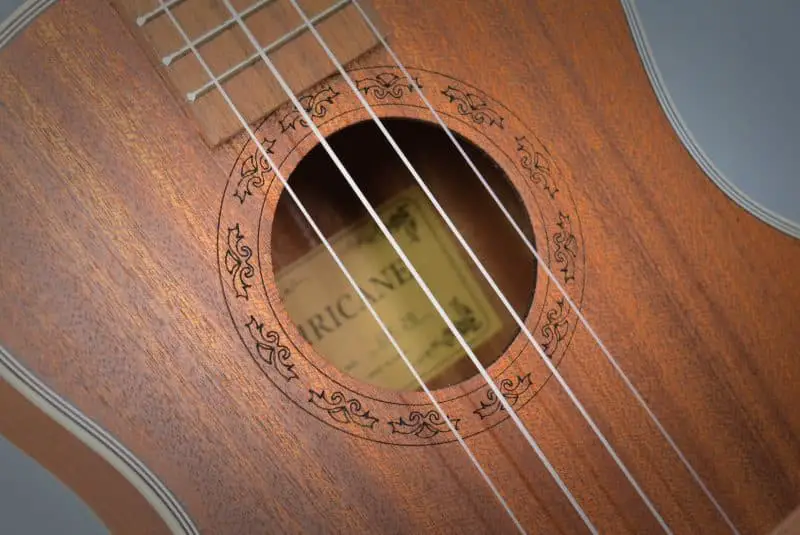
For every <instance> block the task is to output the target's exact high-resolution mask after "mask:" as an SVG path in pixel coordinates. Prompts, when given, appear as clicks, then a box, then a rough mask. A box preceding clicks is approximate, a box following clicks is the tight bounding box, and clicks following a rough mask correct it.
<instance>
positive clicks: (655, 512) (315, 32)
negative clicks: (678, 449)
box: [225, 0, 672, 533]
mask: <svg viewBox="0 0 800 535" xmlns="http://www.w3.org/2000/svg"><path fill="white" fill-rule="evenodd" d="M289 1H290V2H291V4H292V5H293V6H294V8H295V10H296V11H297V13H298V14H299V15H300V16H301V17H302V18H303V23H304V24H305V26H306V28H308V31H309V32H311V33H312V34H313V35H314V37H315V38H316V40H317V42H318V43H319V45H320V46H321V47H322V49H323V50H324V51H325V53H326V54H327V56H328V58H329V59H330V61H331V62H332V63H333V65H334V66H335V67H336V69H337V70H338V71H339V74H340V75H341V76H342V78H343V79H344V80H345V81H346V82H347V85H348V86H349V87H350V89H351V91H352V92H353V94H354V95H355V96H356V97H357V98H358V100H359V102H360V103H361V105H362V106H363V108H364V109H365V110H366V111H367V113H368V114H369V116H370V118H371V119H372V121H373V122H374V123H375V124H376V126H377V127H378V129H379V130H380V131H381V133H382V134H383V135H384V137H385V138H386V140H387V141H388V142H389V144H390V145H391V147H392V149H393V150H394V151H395V153H396V154H397V156H398V157H399V158H400V160H401V161H402V162H403V164H404V165H405V167H406V168H407V169H408V171H409V173H411V175H412V176H413V177H414V180H415V181H416V182H417V184H418V185H419V187H420V188H421V189H422V191H423V192H424V193H425V195H426V196H427V197H428V200H430V202H431V203H432V204H433V206H434V208H436V211H437V213H438V214H439V216H440V217H441V218H442V220H443V221H444V222H445V224H446V225H447V227H448V228H449V229H450V231H451V232H452V233H453V235H454V236H455V237H456V239H457V240H458V242H459V244H460V245H461V247H462V248H463V249H464V251H465V252H466V253H467V255H468V256H469V257H470V259H471V260H472V262H473V263H474V264H475V266H476V267H477V268H478V270H479V271H480V272H481V275H483V278H484V280H486V282H487V283H488V284H489V286H491V288H492V290H493V291H494V293H495V294H496V295H497V297H498V298H499V299H500V301H501V302H502V303H503V306H505V308H506V310H507V311H508V313H509V314H510V315H511V317H512V318H513V319H514V321H515V322H516V323H517V325H518V326H519V328H520V330H521V331H522V332H523V333H524V334H525V336H526V338H527V339H528V341H529V342H530V343H531V345H532V346H533V347H534V348H535V349H536V351H537V353H538V354H539V356H540V358H541V359H542V361H543V362H544V364H545V365H546V366H547V368H548V369H549V371H550V373H552V374H553V376H554V377H555V379H556V381H557V382H558V383H559V384H560V385H561V387H562V388H563V389H564V391H565V392H566V394H567V396H568V397H569V398H570V401H571V402H572V404H573V405H574V406H575V407H576V408H577V409H578V411H579V412H580V414H581V416H583V418H584V420H585V421H586V422H587V424H588V425H589V427H590V428H591V430H592V431H593V432H594V434H595V435H596V436H597V438H598V439H599V440H600V442H601V443H602V445H603V447H604V448H605V449H606V451H607V452H608V454H609V455H610V456H611V458H612V459H613V460H614V462H615V464H616V465H617V466H618V467H619V469H620V471H622V473H623V474H624V475H625V478H626V479H627V480H628V482H629V483H630V484H631V486H632V487H633V488H634V490H635V491H636V493H637V494H638V495H639V497H640V498H641V499H642V501H643V502H644V504H645V506H646V507H647V508H648V509H649V511H650V513H651V514H652V515H653V517H654V518H655V519H656V521H657V522H658V523H659V525H660V526H661V528H662V529H663V530H664V531H665V532H666V533H672V531H671V530H670V528H669V526H668V525H667V523H666V522H665V521H664V519H663V517H662V516H661V514H660V513H659V512H658V510H657V509H656V507H655V504H654V503H653V502H652V500H651V499H650V497H649V496H648V495H647V493H646V492H645V491H644V489H642V487H641V486H640V485H639V483H638V481H637V480H636V478H635V477H634V476H633V474H632V473H631V472H630V470H629V469H628V467H627V466H626V465H625V463H624V462H623V461H622V459H621V458H620V456H619V454H618V453H617V452H616V450H615V449H614V447H613V446H612V445H611V443H610V442H609V440H608V439H607V438H606V436H605V435H604V434H603V432H602V431H601V430H600V428H599V427H598V426H597V424H596V423H595V421H594V419H593V418H592V417H591V416H590V415H589V413H588V411H587V410H586V408H585V407H584V405H583V404H582V403H581V402H580V400H579V399H578V397H577V396H576V395H575V393H574V391H573V390H572V388H570V386H569V385H568V384H567V382H566V380H565V379H564V378H563V376H562V375H561V373H560V372H559V371H558V369H557V368H556V366H555V365H554V364H553V363H552V361H551V359H550V358H549V357H548V356H547V354H546V353H545V351H544V349H543V348H542V346H541V344H540V343H539V342H538V341H537V340H536V338H535V337H534V336H533V334H531V332H530V330H529V329H528V327H527V325H525V322H524V320H523V319H522V318H521V317H520V316H519V314H517V312H516V310H514V307H513V306H512V305H511V303H510V302H509V301H508V298H507V297H506V296H505V295H504V294H503V292H502V290H500V288H499V286H498V285H497V283H496V282H495V280H494V278H493V277H492V276H491V275H490V274H489V271H488V270H487V269H486V267H485V266H484V265H483V263H482V262H481V261H480V259H479V258H478V257H477V255H476V254H475V252H474V251H473V250H472V247H470V245H469V244H468V243H467V241H466V240H465V239H464V237H463V235H462V234H461V233H460V232H459V230H458V228H457V227H456V225H455V224H454V223H453V221H452V220H451V219H450V217H449V216H448V215H447V212H446V211H445V210H444V208H442V206H441V205H440V204H439V202H438V200H437V199H436V197H435V196H434V195H433V193H432V192H431V191H430V189H429V188H428V186H427V185H426V184H425V181H424V180H423V179H422V177H421V176H420V175H419V173H417V171H416V169H414V166H413V165H412V164H411V162H410V161H409V160H408V159H407V158H406V156H405V154H404V153H403V151H402V150H401V149H400V147H399V145H398V144H397V142H396V141H395V140H394V138H393V137H392V135H391V134H390V133H389V131H388V130H387V129H386V127H385V126H384V125H383V122H382V121H381V120H380V118H379V117H378V115H377V114H376V113H375V110H374V109H373V108H372V106H370V104H369V103H368V102H367V100H366V97H365V96H364V95H362V94H361V92H360V91H359V90H358V88H357V86H356V84H355V82H354V81H353V79H352V78H351V77H350V75H349V74H348V73H347V72H346V71H345V69H344V67H343V66H342V64H341V62H339V60H338V59H337V58H336V56H335V54H334V53H333V52H332V51H331V49H330V47H329V46H328V44H327V43H326V42H325V40H324V39H323V38H322V36H321V35H320V33H319V31H318V30H317V29H316V27H315V26H314V24H312V23H311V21H310V20H309V18H308V16H307V15H306V14H305V12H304V11H303V10H302V8H301V7H300V5H299V4H298V3H297V0H289ZM225 3H226V4H227V3H228V2H227V0H225ZM231 14H232V15H234V16H235V13H234V11H231ZM362 14H363V12H362ZM240 19H241V17H240ZM242 24H243V25H244V21H243V20H242ZM245 27H246V26H245ZM248 34H249V36H252V33H250V32H249V31H248ZM251 42H252V43H253V45H254V46H255V47H256V48H257V49H258V48H260V44H259V43H258V42H257V41H256V40H255V37H252V38H251ZM264 56H265V57H266V54H264ZM540 262H541V261H540ZM418 282H419V283H420V285H422V284H423V283H422V281H421V280H419V281H418ZM430 298H431V300H432V302H433V299H434V298H433V296H432V295H431V296H430ZM471 359H472V360H473V363H474V364H475V365H476V366H478V367H480V368H482V366H481V364H480V362H479V361H478V360H477V358H474V356H471ZM486 376H488V374H486Z"/></svg>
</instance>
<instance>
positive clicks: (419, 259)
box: [277, 187, 501, 390]
mask: <svg viewBox="0 0 800 535" xmlns="http://www.w3.org/2000/svg"><path fill="white" fill-rule="evenodd" d="M377 211H378V213H379V215H380V217H381V219H382V220H383V222H384V223H385V224H386V226H387V227H388V228H389V230H390V231H391V232H392V235H393V236H394V238H395V239H396V240H397V242H398V244H399V245H400V248H401V249H402V250H403V251H404V252H405V254H406V255H407V256H408V258H409V259H410V261H411V262H412V264H413V265H414V266H415V268H416V270H417V272H418V273H419V274H420V276H421V277H422V279H423V280H424V281H425V282H426V283H427V285H428V286H429V288H430V289H431V291H432V292H433V293H434V295H435V296H436V298H437V300H438V301H439V303H441V305H442V306H443V307H444V308H445V311H446V312H447V314H448V316H449V317H450V319H451V321H452V322H453V323H454V324H455V325H456V326H457V328H458V330H459V331H460V332H461V334H462V335H463V336H464V338H465V339H466V341H467V342H468V343H469V344H470V346H471V347H472V348H477V347H478V346H479V345H480V344H482V343H483V342H485V341H486V340H488V339H490V338H491V337H492V336H494V335H495V334H497V332H498V331H499V330H500V328H501V322H500V319H499V317H498V316H497V313H496V312H495V310H494V309H493V307H492V306H491V304H490V303H489V301H488V300H487V298H486V295H485V294H484V292H483V291H482V289H481V287H480V286H479V285H478V281H477V280H476V276H475V275H474V274H473V272H472V271H471V270H470V264H471V261H470V260H469V259H468V258H467V257H466V256H465V253H463V252H462V250H461V246H460V245H459V244H458V242H457V241H456V239H455V237H454V236H453V235H452V233H451V232H450V231H449V229H448V228H447V227H446V226H445V224H444V222H442V221H441V219H440V217H439V216H438V214H437V213H436V212H435V210H434V208H433V207H432V206H431V204H430V202H429V201H428V199H427V198H426V197H425V195H424V193H423V192H422V191H420V190H419V188H417V187H414V188H412V189H409V190H407V191H405V192H403V193H401V194H400V195H398V196H396V197H394V198H392V199H391V200H390V201H389V202H387V203H385V204H384V205H382V206H380V207H379V208H377ZM330 242H331V244H332V246H333V248H334V250H335V251H336V253H337V254H338V255H339V258H341V259H342V261H343V263H344V265H345V266H346V267H347V269H348V270H349V271H350V273H351V274H352V275H353V277H354V278H355V280H356V281H357V282H358V285H359V287H360V288H361V290H362V291H363V293H364V295H365V297H366V298H367V300H368V301H369V302H370V303H371V304H372V305H373V307H374V308H375V310H376V312H377V313H378V315H379V316H380V318H381V319H382V320H383V322H384V323H385V325H386V326H387V327H388V329H389V330H390V332H391V333H392V335H393V336H394V337H395V339H396V340H397V342H398V344H399V345H400V348H401V349H402V350H403V352H404V353H405V355H406V356H407V357H408V358H409V359H410V360H411V362H412V363H413V365H414V367H415V368H416V370H417V372H418V373H419V374H420V375H421V376H422V378H423V379H424V380H428V379H430V378H433V377H435V376H436V375H437V374H439V373H440V372H442V371H444V370H445V369H447V368H448V367H449V366H450V365H452V364H453V363H455V362H456V361H458V360H459V359H461V358H462V357H464V356H465V353H464V351H463V349H462V348H461V346H460V344H459V343H458V341H457V340H456V339H455V337H454V336H453V335H452V333H451V332H450V330H449V329H448V328H447V326H446V324H445V323H444V321H443V320H442V319H441V317H440V316H439V314H438V313H437V312H436V310H435V308H434V307H433V305H431V303H430V301H429V299H428V298H427V297H426V295H425V293H424V292H423V291H422V289H421V288H420V287H419V285H418V284H417V282H416V281H415V280H414V277H413V275H412V273H411V272H410V271H409V270H408V269H407V268H406V265H405V264H404V262H403V261H402V260H401V259H400V257H399V256H398V255H397V254H396V253H395V251H394V249H393V248H392V246H391V245H390V244H389V242H388V241H387V240H386V238H385V237H384V235H383V234H382V233H381V231H380V230H379V229H378V227H377V226H376V225H375V224H374V223H373V222H371V221H369V220H366V221H364V222H362V223H359V224H357V225H355V226H353V227H350V228H348V229H346V230H344V231H342V232H339V233H338V234H336V235H335V236H333V237H332V238H331V240H330ZM277 282H278V287H279V288H280V289H281V295H282V297H283V301H284V305H285V307H286V309H287V311H288V312H289V315H290V316H291V318H292V319H293V320H294V321H295V324H296V325H297V327H298V329H299V330H300V333H301V334H302V335H303V337H304V338H305V339H306V340H308V342H309V343H311V344H312V345H313V346H314V348H315V349H316V350H317V351H318V352H319V353H320V354H321V355H322V356H323V357H324V358H326V359H327V360H329V361H330V362H332V363H333V364H334V365H335V366H336V367H337V368H339V369H340V370H342V371H344V372H346V373H347V374H349V375H351V376H353V377H355V378H358V379H361V380H364V381H366V382H369V383H372V384H376V385H378V386H382V387H386V388H391V389H397V390H416V389H417V388H419V384H418V383H417V381H416V380H415V379H414V376H413V375H412V374H411V373H410V372H409V370H408V368H407V366H406V364H405V363H404V362H403V360H402V359H401V358H400V357H399V355H398V353H397V351H396V350H395V349H394V347H393V346H392V344H391V342H390V341H389V339H388V337H387V336H386V335H385V334H384V332H383V331H382V329H381V328H380V326H379V325H378V323H377V322H376V321H375V319H374V318H373V317H372V314H370V312H369V310H367V308H366V307H365V305H364V303H363V301H362V300H361V298H360V297H359V296H358V294H357V293H356V292H355V291H354V290H353V288H352V286H351V285H350V284H349V283H348V281H347V279H346V278H345V276H344V275H343V274H342V272H341V270H340V268H339V267H338V266H337V264H336V262H335V261H334V260H333V258H332V257H331V256H330V254H329V253H328V251H327V250H326V248H325V247H324V246H323V245H319V246H317V247H315V248H314V249H313V250H312V251H311V252H309V253H308V254H306V255H305V256H303V257H302V258H300V259H299V260H298V261H296V262H294V263H293V264H291V265H290V266H288V267H287V268H285V269H283V270H282V271H281V272H280V273H279V274H278V275H277Z"/></svg>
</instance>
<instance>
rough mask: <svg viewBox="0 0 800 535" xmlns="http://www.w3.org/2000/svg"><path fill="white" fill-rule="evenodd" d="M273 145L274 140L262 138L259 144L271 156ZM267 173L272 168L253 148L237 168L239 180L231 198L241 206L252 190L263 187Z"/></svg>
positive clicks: (257, 149) (258, 151)
mask: <svg viewBox="0 0 800 535" xmlns="http://www.w3.org/2000/svg"><path fill="white" fill-rule="evenodd" d="M273 145H275V140H274V139H267V138H264V140H263V141H262V142H261V146H263V147H264V150H265V151H266V153H267V154H273V152H272V147H273ZM269 173H272V167H271V166H270V165H269V162H268V161H267V159H266V158H265V157H264V154H263V153H262V152H261V149H260V148H259V147H255V148H254V149H253V152H252V153H251V154H250V155H249V156H248V157H247V158H245V159H244V160H242V165H241V166H240V167H239V180H238V182H237V183H236V189H234V191H233V196H234V197H236V198H237V199H239V202H240V203H242V204H243V203H244V200H245V199H246V198H247V196H248V195H252V194H253V190H254V189H256V188H261V187H262V186H263V185H264V183H265V181H266V177H267V175H268V174H269Z"/></svg>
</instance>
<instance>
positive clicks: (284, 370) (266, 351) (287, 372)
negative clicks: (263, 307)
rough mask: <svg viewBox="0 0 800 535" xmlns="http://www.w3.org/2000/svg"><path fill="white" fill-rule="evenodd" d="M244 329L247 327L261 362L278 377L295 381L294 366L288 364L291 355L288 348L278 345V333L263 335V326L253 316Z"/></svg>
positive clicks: (268, 332)
mask: <svg viewBox="0 0 800 535" xmlns="http://www.w3.org/2000/svg"><path fill="white" fill-rule="evenodd" d="M245 327H247V330H248V332H249V333H250V337H251V338H252V339H253V340H254V341H255V343H256V351H258V356H259V357H261V360H262V361H264V362H265V363H266V364H267V365H269V366H272V367H273V368H275V370H276V371H277V372H278V373H279V374H280V376H281V377H283V378H284V379H286V380H287V381H291V380H292V379H297V373H295V371H294V364H291V363H290V362H289V359H290V358H291V356H292V354H291V352H290V351H289V348H288V347H286V346H284V345H281V344H280V337H279V336H278V333H277V332H275V331H267V332H266V333H264V324H263V323H258V322H257V321H256V319H255V318H254V317H253V316H250V321H248V322H247V323H246V324H245Z"/></svg>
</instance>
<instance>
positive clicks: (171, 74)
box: [112, 0, 385, 147]
mask: <svg viewBox="0 0 800 535" xmlns="http://www.w3.org/2000/svg"><path fill="white" fill-rule="evenodd" d="M112 3H113V4H114V6H115V8H116V9H117V10H118V11H119V12H120V13H121V14H122V15H123V17H124V18H125V19H126V20H129V21H130V22H131V24H132V25H133V28H134V32H135V33H136V35H137V36H138V38H139V39H140V40H142V42H143V44H144V45H145V48H146V49H147V50H148V53H149V54H150V56H151V59H152V60H153V62H154V63H155V64H156V65H157V66H158V68H159V70H160V72H161V73H162V76H163V77H164V78H165V79H166V80H167V82H168V84H169V86H170V88H171V90H172V91H173V93H174V94H175V96H176V97H177V98H178V99H179V100H180V101H181V102H182V103H183V104H184V106H185V107H186V109H187V110H188V112H189V114H190V115H191V116H192V117H193V119H194V120H195V121H196V123H197V125H198V128H199V130H200V133H201V134H202V136H203V138H204V139H205V141H206V142H207V143H208V145H209V146H211V147H214V146H217V145H219V144H221V143H222V142H224V141H226V140H227V139H229V138H231V137H232V136H234V135H236V134H238V133H239V132H240V131H242V129H243V128H242V125H241V123H240V122H239V120H238V119H237V118H236V117H235V116H234V115H233V114H232V113H231V112H230V108H229V106H228V104H227V103H226V102H225V100H224V99H223V97H222V95H220V94H219V91H217V88H216V83H215V82H219V83H220V84H221V85H222V86H223V87H224V88H225V91H226V93H227V94H228V95H229V96H230V98H231V100H232V101H233V103H234V105H235V106H236V108H237V109H238V110H239V111H240V112H241V113H242V115H243V116H244V118H245V119H246V120H247V121H248V122H249V123H253V122H255V121H258V120H259V119H260V118H262V117H264V116H265V115H267V114H269V113H270V112H272V111H274V110H275V109H277V108H278V107H280V106H281V105H282V104H284V103H285V102H287V101H288V100H289V97H288V95H287V94H286V92H285V91H284V90H283V88H282V87H281V86H280V84H279V83H278V81H277V80H276V79H275V77H274V76H273V75H272V73H271V72H270V70H269V69H268V67H267V66H266V64H265V63H264V61H263V60H262V58H261V53H262V51H263V53H264V54H266V55H267V56H268V57H269V59H270V61H272V62H273V63H274V65H275V68H276V69H277V70H278V71H279V72H280V73H281V76H282V77H283V78H284V79H285V81H286V83H287V84H288V85H289V86H290V87H291V89H292V91H293V92H294V94H295V95H298V96H299V95H300V93H302V92H303V91H304V90H306V89H308V88H310V87H311V86H313V85H315V84H317V83H319V82H320V81H322V80H323V79H325V78H326V77H328V76H331V75H332V74H334V73H335V72H336V66H335V65H334V64H333V63H332V62H331V60H330V58H329V57H328V55H327V54H326V53H325V51H324V50H323V49H322V48H321V47H320V45H319V43H318V42H317V39H316V38H315V36H314V35H313V34H312V32H310V31H309V26H308V24H307V23H306V21H304V20H303V18H302V16H301V15H300V14H299V13H298V11H297V9H296V8H295V7H294V6H293V4H292V2H290V1H289V0H238V1H237V0H233V1H232V2H231V5H232V7H233V9H234V10H235V12H236V16H234V14H232V13H231V11H230V10H229V9H228V8H227V6H226V4H225V3H224V2H223V1H222V0H217V1H205V0H170V1H165V2H164V3H163V4H160V3H159V2H158V1H157V0H112ZM298 4H299V6H300V8H301V9H302V10H303V12H304V13H305V15H306V17H307V18H308V21H309V22H310V23H311V24H312V25H313V26H314V27H315V28H316V29H317V31H318V32H319V33H320V35H321V36H322V38H323V39H324V41H325V42H326V44H327V45H328V47H329V48H330V50H331V52H332V53H333V54H334V55H335V56H336V58H337V60H338V61H339V62H340V63H341V64H343V65H344V64H347V63H349V62H351V61H353V60H355V59H357V58H358V57H360V56H361V55H363V54H365V53H366V52H368V51H369V50H371V49H372V48H374V47H375V46H376V45H378V44H379V41H378V39H377V37H376V36H375V34H374V33H373V31H372V29H371V28H370V27H369V25H368V24H367V23H366V22H365V21H364V18H363V17H362V15H361V13H360V11H359V8H361V9H364V10H366V11H367V13H368V15H369V17H370V20H371V21H372V22H373V24H376V26H377V27H378V28H379V31H380V32H381V33H382V35H383V34H385V32H384V31H383V29H382V28H383V26H382V25H380V23H379V22H378V19H377V17H376V16H375V15H374V13H373V12H372V10H371V8H370V6H369V5H368V4H367V3H366V2H363V1H359V3H358V6H357V5H355V3H354V2H353V1H352V0H302V1H300V2H298ZM167 9H169V10H170V11H171V13H172V14H173V15H174V17H175V19H176V20H177V22H178V24H180V26H181V27H182V28H183V30H184V31H185V32H186V34H187V35H188V37H189V38H190V39H191V46H190V45H187V43H186V41H185V39H184V38H183V36H182V35H181V33H180V32H179V30H178V29H177V27H176V26H175V24H174V23H173V21H172V19H171V18H170V17H169V16H168V15H167V12H166V10H167ZM239 19H240V20H241V22H242V23H243V24H245V25H246V26H247V28H248V29H249V30H250V32H251V33H252V36H253V37H254V38H255V40H256V41H257V43H258V45H259V47H260V49H261V50H258V49H257V48H256V46H255V45H254V43H253V42H252V40H251V38H250V36H248V35H247V33H246V32H245V31H244V30H243V29H242V27H241V24H240V22H239ZM193 48H194V49H195V50H197V53H199V54H200V55H201V56H202V57H203V59H204V60H205V61H206V63H207V64H208V65H209V67H210V68H211V70H212V71H213V73H214V76H215V78H216V80H213V79H209V76H208V74H207V73H206V71H205V69H204V68H203V67H202V65H201V64H200V62H199V61H198V59H197V57H196V55H195V51H194V50H193ZM299 100H300V102H301V104H302V105H303V106H304V107H306V109H307V111H309V112H311V111H312V110H313V107H314V105H315V103H314V102H313V101H312V99H311V97H305V98H304V97H301V96H299Z"/></svg>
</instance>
